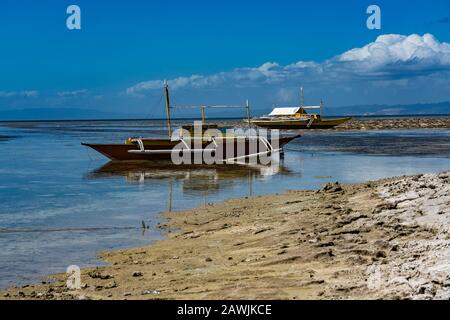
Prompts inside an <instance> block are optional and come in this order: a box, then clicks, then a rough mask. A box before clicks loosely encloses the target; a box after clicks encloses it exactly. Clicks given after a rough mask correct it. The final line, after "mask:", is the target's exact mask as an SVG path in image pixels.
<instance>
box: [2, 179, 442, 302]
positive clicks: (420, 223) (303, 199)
mask: <svg viewBox="0 0 450 320" xmlns="http://www.w3.org/2000/svg"><path fill="white" fill-rule="evenodd" d="M449 214H450V171H448V172H444V173H441V174H426V175H417V176H412V177H397V178H389V179H383V180H379V181H375V182H368V183H363V184H354V185H340V184H338V183H336V184H328V185H326V186H324V187H323V188H322V189H320V190H317V191H291V192H288V193H285V194H281V195H271V196H258V197H251V198H243V199H232V200H228V201H225V202H223V203H219V204H214V205H208V206H207V207H205V208H197V209H193V210H189V211H186V212H170V213H165V214H164V215H165V216H166V217H167V222H166V223H164V224H162V225H159V228H161V229H162V230H165V232H166V233H167V235H168V238H167V239H165V240H161V241H158V242H156V243H154V244H152V245H150V246H146V247H142V248H133V249H129V250H118V251H111V252H105V253H102V254H101V257H102V258H103V259H105V260H106V261H108V262H109V263H110V266H107V267H102V268H94V269H93V268H90V269H82V275H81V283H82V285H81V289H79V290H69V289H68V288H67V286H66V275H62V274H61V275H55V276H53V277H51V278H50V279H51V280H50V279H49V280H46V282H43V283H41V284H33V285H27V286H23V287H16V288H11V289H8V290H3V291H1V292H0V299H449V298H450V275H449V274H450V272H449V271H450V270H449V269H450V237H449V232H450V220H449V219H448V216H449ZM171 230H177V231H176V232H171Z"/></svg>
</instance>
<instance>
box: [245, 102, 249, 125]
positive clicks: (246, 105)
mask: <svg viewBox="0 0 450 320" xmlns="http://www.w3.org/2000/svg"><path fill="white" fill-rule="evenodd" d="M245 110H246V111H247V122H248V126H249V127H250V103H249V102H248V100H246V101H245Z"/></svg>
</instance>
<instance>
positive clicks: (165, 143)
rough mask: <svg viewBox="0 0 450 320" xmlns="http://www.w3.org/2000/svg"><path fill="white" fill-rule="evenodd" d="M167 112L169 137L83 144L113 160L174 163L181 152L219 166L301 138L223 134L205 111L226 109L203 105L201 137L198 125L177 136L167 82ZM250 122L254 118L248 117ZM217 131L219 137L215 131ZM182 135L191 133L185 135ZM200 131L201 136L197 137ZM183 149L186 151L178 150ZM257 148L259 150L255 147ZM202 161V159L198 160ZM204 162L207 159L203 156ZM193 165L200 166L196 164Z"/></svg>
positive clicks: (266, 152) (278, 148)
mask: <svg viewBox="0 0 450 320" xmlns="http://www.w3.org/2000/svg"><path fill="white" fill-rule="evenodd" d="M164 93H165V97H166V111H167V127H168V138H142V137H130V138H128V139H127V140H126V141H125V143H123V144H92V143H82V145H84V146H88V147H90V148H92V149H94V150H96V151H98V152H99V153H101V154H103V155H104V156H106V157H108V158H109V159H111V160H113V161H130V160H131V161H133V160H171V159H172V155H173V154H174V153H178V154H179V155H180V154H181V156H182V157H183V159H186V158H189V157H190V158H191V159H194V158H195V155H196V154H199V153H201V154H203V155H204V154H208V155H210V156H211V157H214V159H216V160H217V159H218V162H219V163H222V164H228V163H236V162H240V161H245V160H246V159H247V158H250V157H260V156H269V155H271V154H272V153H275V152H282V149H283V146H284V145H285V144H287V143H288V142H290V141H291V140H293V139H295V138H297V137H299V135H294V136H286V137H278V136H277V137H276V139H277V140H273V139H272V137H264V136H260V135H253V136H248V135H223V134H221V132H219V130H218V126H217V125H205V124H204V120H205V116H204V109H205V108H222V107H219V106H216V107H207V106H201V107H198V108H201V109H202V126H200V132H201V133H200V134H198V130H196V129H198V128H197V127H195V126H184V127H182V128H183V129H184V131H181V134H178V135H176V134H173V133H172V129H171V124H170V110H171V106H170V98H169V88H168V84H167V81H166V82H165V85H164ZM246 108H247V115H249V111H248V110H249V105H248V103H247V105H246ZM248 119H250V118H249V117H248ZM214 131H215V132H217V134H214V133H211V132H214ZM182 132H188V133H189V134H188V135H183V134H182ZM196 132H197V134H196ZM180 144H181V145H182V146H183V148H182V149H178V148H177V147H179V146H180ZM255 146H256V148H255ZM197 158H198V157H197ZM202 159H203V157H202ZM192 163H196V162H195V161H192Z"/></svg>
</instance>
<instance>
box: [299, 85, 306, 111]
mask: <svg viewBox="0 0 450 320" xmlns="http://www.w3.org/2000/svg"><path fill="white" fill-rule="evenodd" d="M300 106H301V107H302V108H303V107H304V106H305V97H304V95H303V87H300Z"/></svg>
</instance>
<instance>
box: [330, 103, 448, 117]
mask: <svg viewBox="0 0 450 320" xmlns="http://www.w3.org/2000/svg"><path fill="white" fill-rule="evenodd" d="M324 114H325V115H329V116H347V115H351V116H358V115H359V116H361V115H362V116H377V115H379V116H389V115H392V116H401V115H413V114H417V115H425V114H450V101H447V102H439V103H418V104H407V105H355V106H348V107H347V106H345V107H328V108H327V107H325V108H324Z"/></svg>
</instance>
